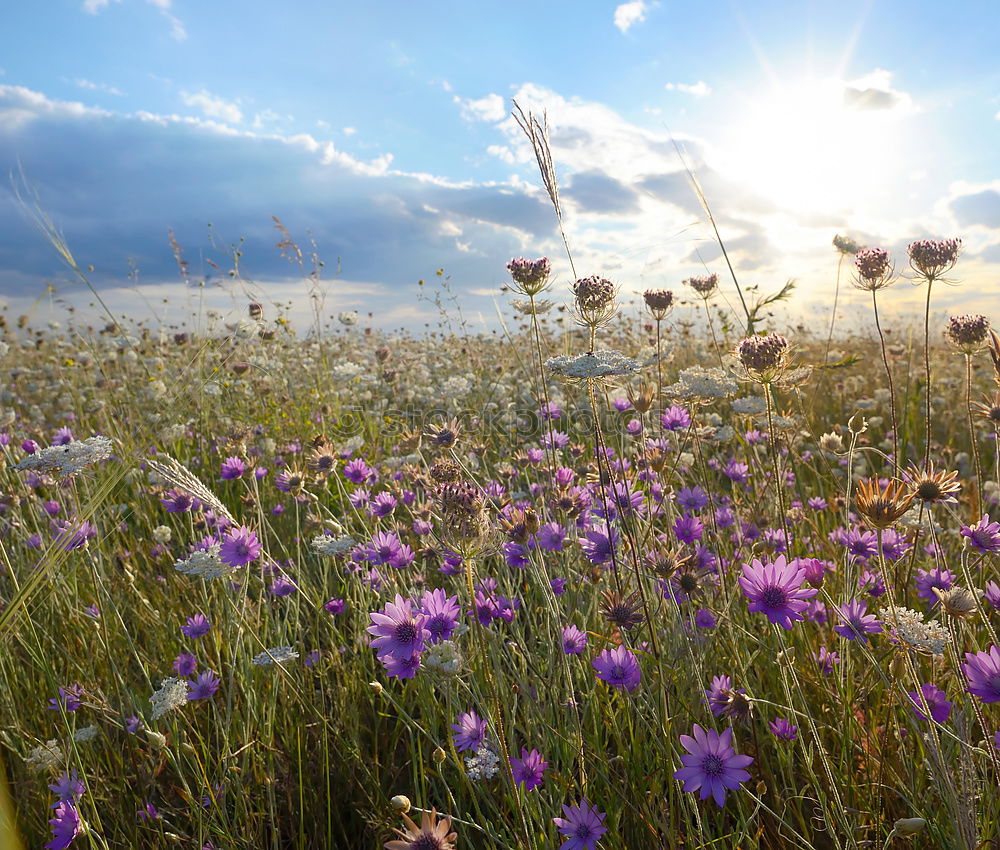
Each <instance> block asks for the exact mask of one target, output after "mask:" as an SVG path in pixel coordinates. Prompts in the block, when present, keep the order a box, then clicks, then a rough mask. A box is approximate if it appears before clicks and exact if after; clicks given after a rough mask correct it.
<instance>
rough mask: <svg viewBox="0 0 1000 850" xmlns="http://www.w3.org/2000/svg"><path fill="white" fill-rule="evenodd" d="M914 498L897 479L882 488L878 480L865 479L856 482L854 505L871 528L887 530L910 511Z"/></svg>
mask: <svg viewBox="0 0 1000 850" xmlns="http://www.w3.org/2000/svg"><path fill="white" fill-rule="evenodd" d="M914 498H915V496H914V494H913V493H911V492H907V489H906V485H905V484H904V483H903V482H902V481H900V480H899V479H898V478H893V479H892V480H891V481H888V482H887V483H886V484H885V485H884V486H883V484H882V482H881V481H879V479H878V478H865V479H863V480H861V481H859V482H858V489H857V490H856V491H855V494H854V503H855V507H857V509H858V513H860V514H861V516H863V517H864V519H865V521H866V522H867V523H868V524H869V525H870V526H872V528H888V527H889V526H891V525H894V524H895V523H896V522H898V520H899V518H900V517H901V516H903V514H905V513H906V512H907V511H908V510H909V509H910V506H911V505H912V504H913V500H914Z"/></svg>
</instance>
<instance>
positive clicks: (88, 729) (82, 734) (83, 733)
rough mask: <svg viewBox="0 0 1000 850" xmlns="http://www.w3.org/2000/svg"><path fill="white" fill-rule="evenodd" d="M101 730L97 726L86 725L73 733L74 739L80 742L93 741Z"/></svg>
mask: <svg viewBox="0 0 1000 850" xmlns="http://www.w3.org/2000/svg"><path fill="white" fill-rule="evenodd" d="M100 731H101V730H100V729H99V728H98V727H97V726H84V727H83V728H82V729H77V730H76V732H75V733H73V740H74V741H76V742H77V743H78V744H86V743H88V742H90V741H93V740H94V738H96V737H97V734H98V733H99V732H100Z"/></svg>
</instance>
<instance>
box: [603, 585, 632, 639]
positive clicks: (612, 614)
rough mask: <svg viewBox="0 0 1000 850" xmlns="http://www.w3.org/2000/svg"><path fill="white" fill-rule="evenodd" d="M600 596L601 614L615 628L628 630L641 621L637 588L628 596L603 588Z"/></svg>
mask: <svg viewBox="0 0 1000 850" xmlns="http://www.w3.org/2000/svg"><path fill="white" fill-rule="evenodd" d="M601 597H602V599H603V601H602V602H601V605H600V609H599V610H600V612H601V616H603V617H604V619H605V620H607V621H608V622H609V623H611V624H612V625H614V626H615V627H616V628H619V629H624V630H625V631H628V630H629V629H632V628H635V627H636V626H638V625H639V624H640V623H641V622H642V613H641V612H640V611H639V608H640V606H641V605H642V596H641V594H640V593H639V591H638V590H636V591H633V592H632V593H630V594H629V595H628V596H623V595H622V594H620V593H618V592H617V591H614V590H605V591H604V593H602V594H601Z"/></svg>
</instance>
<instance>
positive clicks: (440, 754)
mask: <svg viewBox="0 0 1000 850" xmlns="http://www.w3.org/2000/svg"><path fill="white" fill-rule="evenodd" d="M431 758H432V759H434V764H443V763H444V760H445V759H446V758H448V754H447V753H446V752H445V751H444V750H443V749H441V747H435V748H434V752H433V753H431Z"/></svg>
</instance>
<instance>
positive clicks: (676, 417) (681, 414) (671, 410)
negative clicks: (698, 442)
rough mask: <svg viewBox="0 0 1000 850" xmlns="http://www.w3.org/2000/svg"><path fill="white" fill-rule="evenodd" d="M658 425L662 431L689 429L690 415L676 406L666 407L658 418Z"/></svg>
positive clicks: (684, 409)
mask: <svg viewBox="0 0 1000 850" xmlns="http://www.w3.org/2000/svg"><path fill="white" fill-rule="evenodd" d="M660 425H661V426H662V428H663V430H664V431H683V430H684V429H685V428H690V427H691V414H690V413H688V412H687V409H686V408H683V407H679V406H677V405H675V406H673V407H668V408H667V409H666V410H664V411H663V415H662V416H660Z"/></svg>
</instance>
